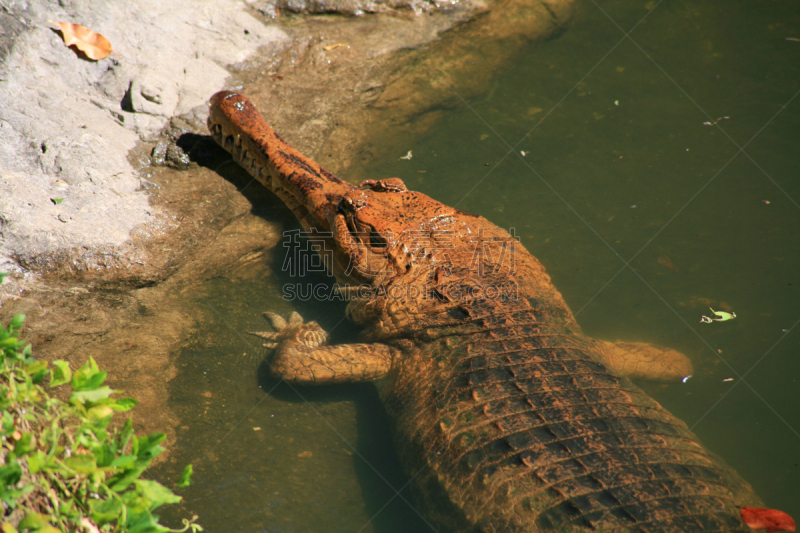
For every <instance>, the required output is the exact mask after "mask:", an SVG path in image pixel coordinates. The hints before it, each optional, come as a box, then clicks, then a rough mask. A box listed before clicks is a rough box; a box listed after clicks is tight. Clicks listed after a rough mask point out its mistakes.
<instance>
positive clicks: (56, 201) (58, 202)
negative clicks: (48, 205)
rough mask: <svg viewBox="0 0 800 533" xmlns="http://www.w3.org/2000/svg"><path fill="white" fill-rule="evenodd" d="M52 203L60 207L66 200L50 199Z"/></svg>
mask: <svg viewBox="0 0 800 533" xmlns="http://www.w3.org/2000/svg"><path fill="white" fill-rule="evenodd" d="M50 201H51V202H53V204H55V205H58V204H60V203H61V202H63V201H64V199H63V198H50Z"/></svg>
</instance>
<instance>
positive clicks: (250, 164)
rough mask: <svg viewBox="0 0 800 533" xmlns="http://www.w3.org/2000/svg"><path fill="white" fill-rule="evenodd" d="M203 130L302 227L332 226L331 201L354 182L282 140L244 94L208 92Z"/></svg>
mask: <svg viewBox="0 0 800 533" xmlns="http://www.w3.org/2000/svg"><path fill="white" fill-rule="evenodd" d="M208 129H209V131H210V132H211V135H212V136H213V138H214V140H215V141H216V142H217V143H218V144H219V145H220V146H222V147H223V148H225V149H226V150H227V151H228V152H230V153H231V155H232V156H233V158H234V159H235V160H236V162H237V163H239V164H240V165H241V166H242V167H243V168H244V169H245V170H247V171H248V172H249V173H250V174H251V175H252V176H253V177H254V178H256V179H257V180H258V181H259V182H260V183H261V184H262V185H264V186H265V187H266V188H267V189H269V190H270V191H272V192H273V193H275V194H276V195H277V196H278V197H279V198H280V199H281V200H283V202H284V203H285V204H286V206H287V207H289V208H290V209H291V210H292V211H293V212H294V214H295V215H296V216H297V218H298V220H299V221H300V223H301V224H302V225H303V227H304V228H305V229H307V230H310V229H311V228H316V229H317V230H318V231H335V225H336V221H335V219H336V214H337V213H336V209H337V206H338V205H339V202H340V201H341V199H342V196H343V195H344V194H345V193H347V192H348V191H352V190H354V189H355V187H353V186H352V185H350V184H349V183H346V182H344V181H342V180H340V179H339V178H337V177H336V176H334V175H333V174H331V173H330V172H328V171H327V170H325V169H324V168H322V167H320V166H319V165H318V164H317V163H316V162H314V161H312V160H311V159H309V158H307V157H305V156H304V155H302V154H301V153H300V152H298V151H297V150H295V149H294V148H292V147H291V146H289V145H288V144H286V143H285V142H284V141H283V139H281V138H280V137H279V136H278V134H276V133H275V131H274V130H273V129H272V128H270V127H269V126H268V125H267V123H266V121H265V120H264V119H263V118H262V117H261V115H260V114H259V113H258V111H257V110H256V108H255V106H254V105H253V104H252V103H250V101H249V100H248V99H247V98H246V97H244V96H242V95H240V94H238V93H235V92H231V91H221V92H218V93H216V94H215V95H214V96H212V97H211V101H210V109H209V115H208Z"/></svg>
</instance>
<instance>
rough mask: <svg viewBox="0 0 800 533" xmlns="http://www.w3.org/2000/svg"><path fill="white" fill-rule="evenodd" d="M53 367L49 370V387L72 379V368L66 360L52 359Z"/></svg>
mask: <svg viewBox="0 0 800 533" xmlns="http://www.w3.org/2000/svg"><path fill="white" fill-rule="evenodd" d="M53 366H55V368H54V369H51V370H50V387H51V388H52V387H58V386H59V385H63V384H64V383H69V381H70V380H71V379H72V370H70V368H69V363H68V362H66V361H53Z"/></svg>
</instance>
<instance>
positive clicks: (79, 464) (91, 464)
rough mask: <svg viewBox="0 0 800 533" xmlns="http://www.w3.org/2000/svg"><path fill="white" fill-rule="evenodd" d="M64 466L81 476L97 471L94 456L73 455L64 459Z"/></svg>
mask: <svg viewBox="0 0 800 533" xmlns="http://www.w3.org/2000/svg"><path fill="white" fill-rule="evenodd" d="M64 464H65V465H67V466H68V467H69V468H71V469H72V470H74V471H75V472H78V473H79V474H91V473H92V472H94V471H96V470H97V459H95V457H94V455H73V456H72V457H67V458H66V459H64Z"/></svg>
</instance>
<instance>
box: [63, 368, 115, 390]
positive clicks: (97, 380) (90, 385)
mask: <svg viewBox="0 0 800 533" xmlns="http://www.w3.org/2000/svg"><path fill="white" fill-rule="evenodd" d="M106 375H108V372H105V371H103V372H97V373H96V374H92V375H91V376H87V378H86V380H85V381H82V382H81V383H79V384H77V385H73V386H72V387H73V388H74V389H75V390H95V389H96V388H98V387H100V385H102V384H103V382H104V381H105V380H106Z"/></svg>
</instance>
